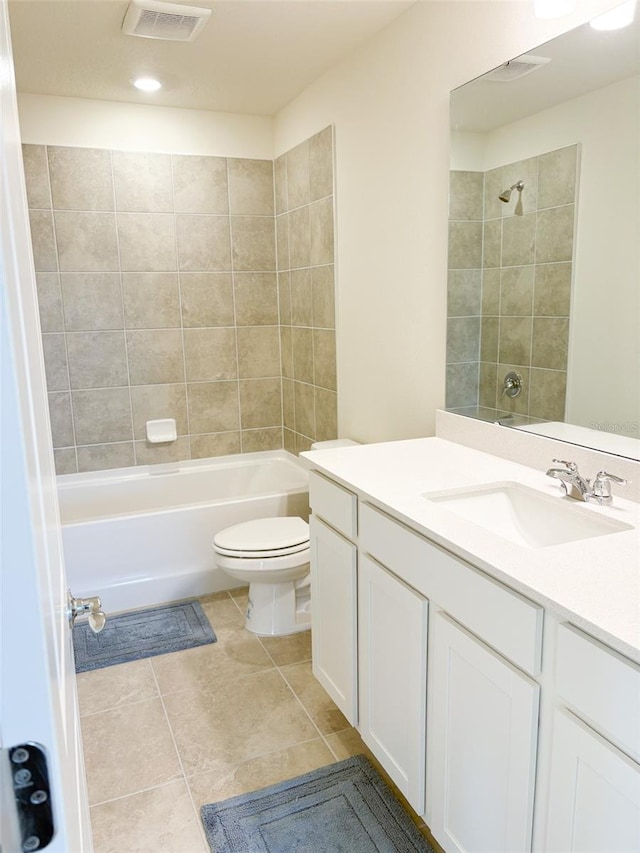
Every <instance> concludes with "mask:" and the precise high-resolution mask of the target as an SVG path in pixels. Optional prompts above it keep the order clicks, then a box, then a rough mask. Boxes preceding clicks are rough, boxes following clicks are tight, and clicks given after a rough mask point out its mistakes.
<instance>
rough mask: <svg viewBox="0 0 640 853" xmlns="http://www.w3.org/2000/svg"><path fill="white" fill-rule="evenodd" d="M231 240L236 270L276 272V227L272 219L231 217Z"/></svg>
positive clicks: (263, 217)
mask: <svg viewBox="0 0 640 853" xmlns="http://www.w3.org/2000/svg"><path fill="white" fill-rule="evenodd" d="M231 240H232V247H233V248H232V251H233V267H234V270H236V271H245V270H256V271H263V270H264V271H267V270H275V268H276V247H275V225H274V221H273V218H272V217H270V216H233V217H231Z"/></svg>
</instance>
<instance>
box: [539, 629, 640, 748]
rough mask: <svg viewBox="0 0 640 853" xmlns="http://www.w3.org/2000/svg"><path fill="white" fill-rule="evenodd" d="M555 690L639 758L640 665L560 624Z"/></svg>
mask: <svg viewBox="0 0 640 853" xmlns="http://www.w3.org/2000/svg"><path fill="white" fill-rule="evenodd" d="M556 692H557V693H558V694H560V696H561V697H562V698H563V699H564V700H565V701H566V702H567V704H568V705H570V706H571V708H572V709H573V710H574V711H575V713H576V714H578V715H579V716H581V717H582V718H583V719H584V720H586V722H588V723H590V724H591V725H592V726H593V727H594V728H595V729H597V730H599V731H600V732H601V733H602V734H603V735H604V736H605V737H606V738H608V739H609V740H613V741H614V742H615V743H616V744H617V745H619V746H620V747H621V749H623V750H624V751H625V752H627V753H628V754H629V755H631V757H632V758H635V760H636V761H640V667H638V666H637V665H636V664H634V663H633V662H632V661H629V660H627V659H626V658H623V657H622V656H621V655H618V654H617V652H614V651H613V650H612V649H608V648H607V647H606V646H603V645H601V644H600V643H599V642H598V641H597V640H594V639H593V638H592V637H589V636H588V635H587V634H583V633H582V631H579V630H578V629H577V628H574V627H573V625H568V624H565V625H560V626H559V628H558V643H557V650H556Z"/></svg>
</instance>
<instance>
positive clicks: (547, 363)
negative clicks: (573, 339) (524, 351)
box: [531, 317, 569, 370]
mask: <svg viewBox="0 0 640 853" xmlns="http://www.w3.org/2000/svg"><path fill="white" fill-rule="evenodd" d="M568 350H569V319H568V318H566V317H534V318H533V343H532V347H531V364H532V365H533V366H534V367H547V368H551V369H553V370H566V369H567V353H568Z"/></svg>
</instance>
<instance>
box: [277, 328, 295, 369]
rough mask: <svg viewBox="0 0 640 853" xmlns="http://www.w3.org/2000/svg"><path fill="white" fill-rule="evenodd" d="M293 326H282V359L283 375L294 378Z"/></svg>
mask: <svg viewBox="0 0 640 853" xmlns="http://www.w3.org/2000/svg"><path fill="white" fill-rule="evenodd" d="M291 331H292V330H291V326H280V359H281V362H280V363H281V367H282V376H283V377H285V378H287V379H293V345H292V340H291Z"/></svg>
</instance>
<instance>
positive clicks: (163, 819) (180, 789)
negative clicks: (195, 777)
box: [91, 780, 209, 853]
mask: <svg viewBox="0 0 640 853" xmlns="http://www.w3.org/2000/svg"><path fill="white" fill-rule="evenodd" d="M91 825H92V828H93V836H94V839H95V844H94V846H95V853H123V851H124V850H126V851H127V853H144V851H147V850H155V851H157V853H209V851H208V845H207V844H206V843H205V841H204V839H203V837H202V833H201V829H200V822H199V820H198V816H197V815H196V813H195V811H194V810H193V805H192V803H191V796H190V794H189V792H188V790H187V787H186V783H185V782H183V781H182V780H180V781H176V782H172V783H170V784H169V785H162V786H161V787H156V788H153V789H151V790H150V791H142V792H141V793H139V794H133V795H131V796H128V797H123V798H122V799H119V800H114V801H113V802H110V803H103V804H102V805H99V806H94V807H93V808H92V809H91Z"/></svg>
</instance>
